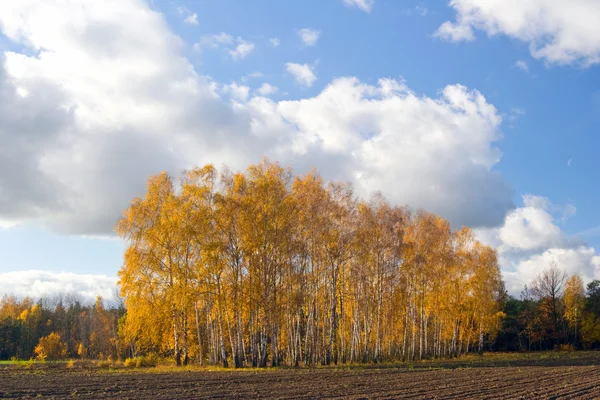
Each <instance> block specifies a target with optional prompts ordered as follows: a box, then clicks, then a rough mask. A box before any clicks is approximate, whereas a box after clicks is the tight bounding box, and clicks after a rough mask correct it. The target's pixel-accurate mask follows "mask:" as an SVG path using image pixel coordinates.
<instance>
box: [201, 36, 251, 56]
mask: <svg viewBox="0 0 600 400" xmlns="http://www.w3.org/2000/svg"><path fill="white" fill-rule="evenodd" d="M234 44H236V45H235V46H234V47H231V46H233V45H234ZM219 47H223V48H225V49H226V50H227V53H228V54H229V55H230V56H231V58H232V59H233V60H234V61H238V60H241V59H244V58H246V57H247V56H248V55H250V53H252V52H253V51H254V49H255V47H256V46H255V45H254V43H252V42H248V41H246V40H244V39H242V38H241V37H239V36H238V37H237V38H236V39H234V38H233V36H231V35H230V34H228V33H225V32H221V33H215V34H212V35H204V36H202V37H201V38H200V41H199V42H198V43H196V44H194V49H195V50H198V51H199V50H202V49H203V48H211V49H217V48H219Z"/></svg>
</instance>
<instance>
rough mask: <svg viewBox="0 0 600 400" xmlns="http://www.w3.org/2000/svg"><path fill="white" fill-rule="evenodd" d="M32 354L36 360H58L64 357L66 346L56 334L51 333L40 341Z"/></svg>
mask: <svg viewBox="0 0 600 400" xmlns="http://www.w3.org/2000/svg"><path fill="white" fill-rule="evenodd" d="M34 352H35V354H36V358H37V359H38V360H59V359H62V358H65V357H66V355H67V344H66V343H65V342H63V341H62V339H61V337H60V335H59V334H58V333H56V332H52V333H51V334H49V335H48V336H45V337H43V338H41V339H40V341H39V342H38V345H37V346H36V347H35V349H34Z"/></svg>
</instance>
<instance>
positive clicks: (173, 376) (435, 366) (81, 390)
mask: <svg viewBox="0 0 600 400" xmlns="http://www.w3.org/2000/svg"><path fill="white" fill-rule="evenodd" d="M0 398H55V399H62V398H88V399H91V398H93V399H99V398H113V399H117V398H118V399H173V398H186V399H188V398H202V399H229V398H240V399H242V398H244V399H259V398H270V399H337V398H348V399H409V398H410V399H462V398H469V399H484V398H485V399H574V398H577V399H597V398H600V354H599V353H594V354H592V355H590V356H586V357H579V358H569V359H549V360H544V359H540V360H514V361H510V362H504V361H498V360H496V361H492V362H490V361H486V362H446V363H430V364H424V365H414V366H410V367H409V366H406V365H403V366H379V367H361V368H318V369H276V370H267V371H256V370H238V371H234V370H231V371H203V370H186V371H175V372H174V371H172V370H167V371H161V370H127V371H123V370H118V371H114V370H113V371H108V370H97V369H96V370H94V369H89V368H80V369H78V368H74V369H67V368H65V367H54V368H10V367H4V368H0Z"/></svg>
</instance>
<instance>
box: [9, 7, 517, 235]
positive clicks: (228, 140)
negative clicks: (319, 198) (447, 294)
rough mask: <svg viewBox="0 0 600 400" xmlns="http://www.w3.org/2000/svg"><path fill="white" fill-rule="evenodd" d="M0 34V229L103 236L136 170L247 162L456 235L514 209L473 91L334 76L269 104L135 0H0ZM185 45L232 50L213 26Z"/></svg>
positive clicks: (141, 182)
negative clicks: (435, 91)
mask: <svg viewBox="0 0 600 400" xmlns="http://www.w3.org/2000/svg"><path fill="white" fill-rule="evenodd" d="M0 29H2V32H3V33H4V34H5V35H6V36H7V37H8V38H9V39H10V40H12V41H13V42H15V43H16V44H17V45H18V46H14V47H13V48H20V47H22V48H23V51H22V52H10V51H7V52H5V53H4V54H5V55H4V61H3V63H1V64H0V65H2V67H1V68H0V96H2V99H1V100H2V101H1V102H0V136H1V137H2V140H3V143H7V144H8V145H7V147H2V149H7V150H1V149H0V152H2V151H5V152H6V154H5V155H4V154H3V157H0V160H1V161H0V163H2V168H0V171H12V173H11V174H8V173H7V172H4V174H3V172H0V193H1V195H0V204H1V205H2V207H0V220H2V221H12V222H23V221H25V220H27V219H30V220H31V221H32V222H35V223H42V224H45V225H46V226H49V227H50V228H51V229H53V230H54V231H58V232H62V233H69V234H86V235H94V234H95V235H109V234H111V233H112V229H113V226H114V224H115V221H116V220H117V218H119V216H120V215H121V212H122V210H123V209H124V208H125V207H127V205H128V204H129V203H130V201H131V199H132V198H133V197H135V196H139V195H141V194H143V192H144V187H145V181H146V179H147V178H148V176H149V175H150V174H154V173H157V172H160V171H162V170H166V171H168V172H170V173H171V174H173V175H178V174H179V172H180V170H181V169H183V168H189V167H191V166H193V165H197V164H204V163H207V162H213V163H215V164H216V165H222V164H223V163H227V164H229V165H230V166H231V167H232V168H233V169H238V168H244V167H245V166H247V165H248V164H250V163H253V162H256V161H257V160H259V159H260V157H261V156H263V155H267V156H268V157H270V158H272V159H277V160H279V161H281V162H282V163H284V164H288V165H291V166H292V167H293V168H294V169H295V170H296V172H298V173H303V172H306V171H308V170H310V169H311V168H312V167H317V168H318V169H319V170H320V171H321V173H322V174H323V175H324V177H325V178H326V179H341V180H347V181H352V182H354V183H355V185H356V188H357V191H358V192H359V194H361V195H367V194H368V193H369V192H371V191H374V190H381V191H383V193H384V194H385V195H386V196H387V197H388V198H390V200H392V201H394V202H396V203H399V204H409V205H411V206H413V207H415V208H426V209H428V210H431V211H433V212H436V213H439V214H441V215H443V216H444V217H446V218H448V219H449V220H450V221H451V222H452V223H453V224H454V226H456V227H459V226H460V225H461V224H465V225H471V226H494V225H497V224H499V223H502V221H504V216H505V214H506V212H507V211H509V210H510V209H512V208H513V207H514V206H513V204H512V201H511V198H512V189H511V187H510V186H509V185H508V184H507V183H506V182H505V180H504V179H503V178H502V176H501V175H500V174H499V173H498V172H496V171H495V170H494V167H495V165H496V164H497V163H498V161H499V160H500V158H501V153H500V151H499V150H498V149H497V148H496V147H495V142H496V141H497V140H499V139H500V138H501V132H500V128H501V124H502V117H501V115H500V114H499V112H498V111H497V110H496V108H495V107H494V106H493V105H492V104H490V103H489V102H488V101H487V100H486V99H485V97H484V96H483V95H482V94H481V93H479V92H478V91H476V90H471V89H468V88H466V87H464V86H461V85H449V86H447V87H445V88H443V89H442V90H441V92H440V94H439V96H436V97H427V96H422V95H417V94H415V93H413V92H411V91H410V89H409V88H408V87H407V86H406V84H405V83H404V82H402V81H397V80H393V79H382V80H380V81H379V82H378V83H377V84H374V85H369V84H366V83H364V82H361V81H360V80H359V79H357V78H353V77H346V78H339V79H336V80H334V81H333V82H331V83H330V84H329V85H327V86H326V87H325V89H323V90H322V91H321V92H320V93H319V94H318V95H316V96H314V97H310V98H300V99H297V100H294V101H273V100H272V99H269V98H268V97H265V96H266V92H267V91H272V90H273V87H269V88H267V86H264V87H263V90H260V89H259V91H257V92H256V94H253V93H250V92H249V89H247V87H246V86H244V85H240V84H237V83H235V84H229V85H226V86H224V85H222V84H220V83H217V82H214V81H213V80H211V79H210V78H208V77H206V76H203V75H202V74H201V73H200V72H199V71H197V70H196V69H195V68H194V67H193V66H192V65H191V64H190V62H189V61H188V60H187V59H186V58H185V57H184V56H182V47H183V46H182V43H181V40H180V39H179V38H178V37H176V36H175V35H173V34H172V33H171V32H170V31H169V28H168V26H167V24H166V23H165V21H164V19H163V16H162V15H161V14H159V13H157V12H155V11H153V10H151V9H150V8H148V7H146V5H145V4H144V3H140V2H138V1H135V0H128V1H127V0H112V1H111V0H105V1H103V2H102V7H98V8H96V7H72V6H70V5H69V4H68V3H63V2H60V3H51V2H48V1H42V0H39V1H34V0H29V1H21V2H17V3H11V5H10V6H8V3H2V2H0ZM199 43H203V46H205V47H206V48H210V47H212V46H213V45H214V46H216V47H227V46H229V47H230V49H231V46H232V45H233V44H235V43H237V42H236V39H234V38H233V37H232V36H230V35H228V34H226V33H221V34H217V35H212V36H210V37H206V38H205V40H201V41H200V42H199ZM19 46H20V47H19ZM287 69H288V71H289V72H290V73H292V74H293V75H294V77H295V78H296V79H297V80H298V82H299V83H300V84H301V85H304V86H307V87H308V86H311V85H313V83H314V82H315V80H316V75H315V73H314V71H313V69H312V67H311V66H309V65H306V64H305V65H301V64H288V65H287ZM227 97H229V98H231V99H233V100H235V101H228V99H227Z"/></svg>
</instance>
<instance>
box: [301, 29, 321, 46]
mask: <svg viewBox="0 0 600 400" xmlns="http://www.w3.org/2000/svg"><path fill="white" fill-rule="evenodd" d="M297 33H298V37H299V38H300V40H302V44H303V45H304V46H306V47H311V46H314V45H315V44H317V40H319V36H321V31H318V30H315V29H310V28H303V29H299V30H298V31H297Z"/></svg>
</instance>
